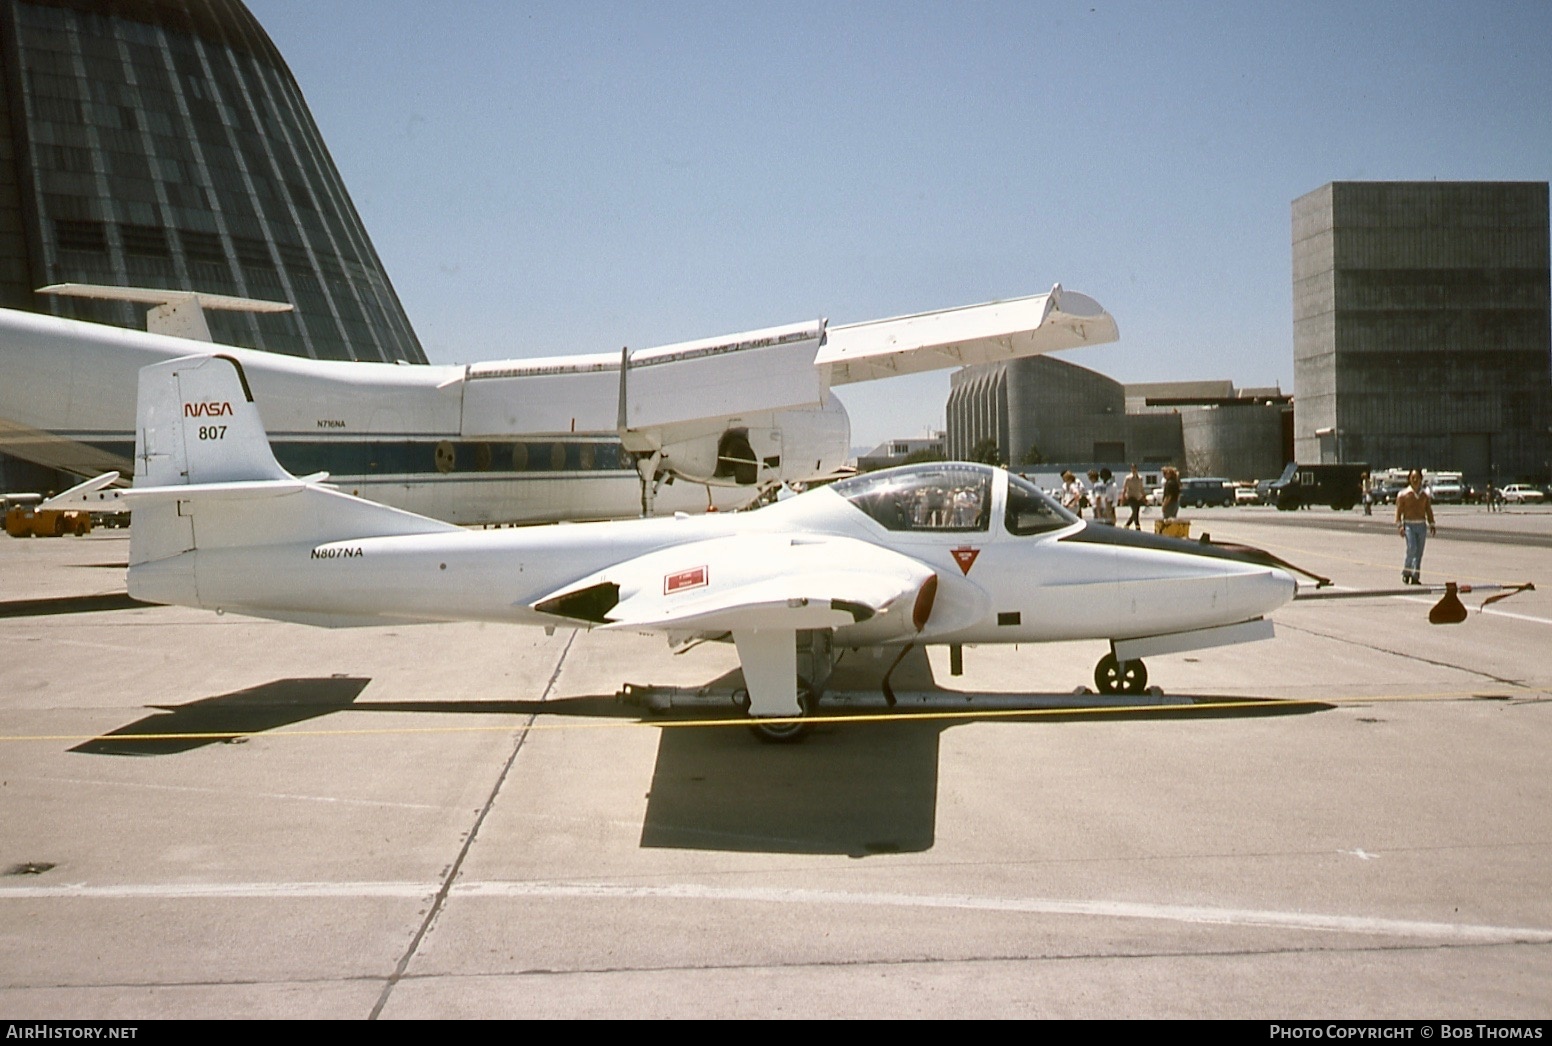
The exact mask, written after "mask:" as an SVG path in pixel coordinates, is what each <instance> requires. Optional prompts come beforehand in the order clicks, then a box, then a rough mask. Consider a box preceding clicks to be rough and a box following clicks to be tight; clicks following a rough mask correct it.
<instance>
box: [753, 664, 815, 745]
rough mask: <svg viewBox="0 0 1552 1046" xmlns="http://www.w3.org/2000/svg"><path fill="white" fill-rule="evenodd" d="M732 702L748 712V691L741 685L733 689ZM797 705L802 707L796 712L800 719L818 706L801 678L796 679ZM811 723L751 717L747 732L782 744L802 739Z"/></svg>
mask: <svg viewBox="0 0 1552 1046" xmlns="http://www.w3.org/2000/svg"><path fill="white" fill-rule="evenodd" d="M733 702H734V703H735V704H736V705H738V707H739V708H742V709H743V710H744V711H745V712H748V711H749V691H747V690H745V689H743V688H742V687H740V688H739V689H737V690H735V691H733ZM798 706H799V707H800V708H801V709H802V711H801V712H799V713H798V716H799V717H801V718H802V719H807V718H808V717H809V716H811V715H813V714H814V709H816V708H817V707H818V706H819V701H818V699H817V698H815V697H814V691H813V689H812V688H811V687H810V686H809V685H808V684H807V683H805V682H804V681H803V680H801V679H800V680H798ZM782 718H785V717H782ZM813 725H814V724H813V723H809V722H796V721H792V720H787V721H784V722H775V723H772V722H768V721H766V720H762V719H753V720H752V721H751V722H750V724H749V732H750V733H752V734H754V736H755V737H758V738H759V739H760V740H761V741H764V742H765V743H766V744H771V745H782V744H790V743H792V742H793V741H800V740H802V738H803V736H804V735H805V734H807V733H808V732H809V730H810V729H812V728H813Z"/></svg>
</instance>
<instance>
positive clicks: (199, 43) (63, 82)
mask: <svg viewBox="0 0 1552 1046" xmlns="http://www.w3.org/2000/svg"><path fill="white" fill-rule="evenodd" d="M0 129H3V131H8V132H9V133H3V131H0V305H3V306H4V307H7V308H15V309H28V310H33V311H37V312H46V313H52V314H53V315H57V316H65V317H72V318H77V319H89V320H95V321H97V322H103V323H112V324H116V325H119V326H124V327H135V328H142V329H143V328H144V326H145V319H144V316H145V310H146V308H147V306H144V305H132V304H129V303H123V302H102V301H88V300H82V299H74V298H59V297H54V296H47V295H38V294H35V293H34V292H35V291H36V289H37V288H39V287H42V286H45V285H47V284H52V283H63V282H82V283H98V284H111V285H116V286H139V287H152V288H158V289H168V288H170V289H179V290H197V291H206V292H210V293H218V294H228V295H237V296H241V297H248V298H264V299H274V300H281V301H288V302H291V303H292V304H294V305H295V306H296V311H295V312H293V313H286V314H273V315H252V314H247V313H233V312H212V313H210V314H209V317H208V318H209V323H210V328H211V333H212V335H213V336H214V338H215V339H216V340H217V341H220V342H224V343H228V344H233V345H241V346H246V347H249V348H257V349H267V350H271V351H275V352H283V353H290V354H293V355H298V356H309V357H312V358H315V359H341V360H347V359H359V360H376V361H395V360H403V361H405V362H408V363H424V362H426V357H425V353H424V352H423V351H422V349H421V347H420V343H419V342H418V340H417V339H416V337H415V333H414V331H413V330H412V329H411V328H410V323H409V320H408V318H407V317H406V316H405V314H404V310H403V308H402V307H401V305H400V303H399V300H398V298H397V296H396V295H395V294H394V290H393V287H392V285H391V284H390V283H389V282H388V276H387V274H386V273H385V272H384V271H383V266H382V263H381V261H380V260H379V259H378V257H377V252H376V251H375V250H374V249H373V248H372V244H371V241H370V240H369V239H368V238H367V234H366V230H365V228H364V227H363V225H362V223H361V219H360V217H359V216H358V215H357V214H356V209H355V207H354V206H353V205H352V204H351V201H350V197H349V195H348V194H347V193H346V191H345V185H344V183H343V181H341V179H340V175H339V172H338V171H337V170H336V169H335V167H334V163H333V161H332V160H331V159H330V157H329V153H328V150H327V148H325V146H324V144H323V138H322V136H321V135H320V134H319V132H318V128H317V126H316V125H315V124H314V122H313V119H312V116H311V114H309V112H308V110H307V105H306V103H305V102H304V101H303V99H302V93H301V91H300V90H299V89H298V87H297V84H296V81H295V80H294V79H293V78H292V76H291V73H290V71H289V70H288V69H287V68H286V65H285V62H284V61H283V60H282V59H281V57H280V54H279V52H278V51H276V49H275V45H274V44H273V43H272V42H271V41H270V39H269V37H268V36H267V35H266V34H265V32H264V30H263V29H262V28H261V27H260V26H259V24H258V22H257V21H256V20H255V19H254V17H253V15H252V14H251V13H249V11H248V10H247V9H246V8H245V7H243V5H242V4H241V3H239V2H237V0H116V2H114V3H104V2H101V0H0Z"/></svg>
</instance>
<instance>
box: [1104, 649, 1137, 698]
mask: <svg viewBox="0 0 1552 1046" xmlns="http://www.w3.org/2000/svg"><path fill="white" fill-rule="evenodd" d="M1094 686H1095V688H1096V689H1097V690H1098V691H1099V692H1100V693H1101V694H1141V693H1144V692H1145V691H1146V690H1147V689H1148V666H1147V665H1144V664H1143V663H1142V662H1141V661H1140V660H1139V661H1117V660H1116V656H1115V655H1114V654H1106V655H1105V656H1104V657H1102V658H1100V659H1099V664H1097V665H1095V666H1094Z"/></svg>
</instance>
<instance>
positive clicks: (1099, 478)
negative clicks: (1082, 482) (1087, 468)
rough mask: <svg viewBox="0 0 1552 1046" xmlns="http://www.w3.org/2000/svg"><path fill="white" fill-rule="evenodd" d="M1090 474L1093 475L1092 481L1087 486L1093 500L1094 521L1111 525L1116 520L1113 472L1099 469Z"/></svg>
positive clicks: (1113, 524)
mask: <svg viewBox="0 0 1552 1046" xmlns="http://www.w3.org/2000/svg"><path fill="white" fill-rule="evenodd" d="M1090 475H1092V476H1094V483H1093V485H1092V486H1091V487H1090V488H1089V494H1090V496H1091V497H1092V498H1093V501H1094V522H1096V523H1104V524H1106V525H1107V526H1112V527H1113V526H1115V521H1116V509H1115V483H1113V482H1112V480H1113V479H1114V474H1113V473H1112V472H1111V471H1110V470H1109V469H1100V470H1099V472H1098V473H1097V474H1095V473H1090Z"/></svg>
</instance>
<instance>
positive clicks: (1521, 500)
mask: <svg viewBox="0 0 1552 1046" xmlns="http://www.w3.org/2000/svg"><path fill="white" fill-rule="evenodd" d="M1499 497H1500V498H1502V500H1503V501H1504V503H1505V504H1508V505H1539V504H1541V503H1542V502H1543V501H1545V500H1546V499H1547V496H1546V495H1545V494H1543V493H1542V492H1541V491H1540V490H1538V489H1537V488H1535V487H1533V486H1531V485H1530V484H1529V483H1511V484H1509V485H1508V486H1507V487H1505V488H1503V490H1502V491H1500V493H1499Z"/></svg>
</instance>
